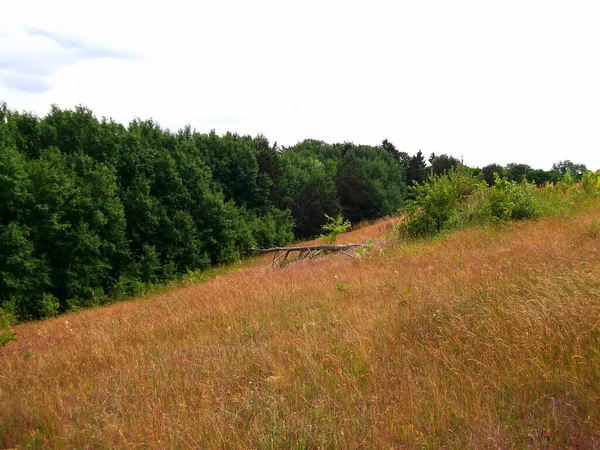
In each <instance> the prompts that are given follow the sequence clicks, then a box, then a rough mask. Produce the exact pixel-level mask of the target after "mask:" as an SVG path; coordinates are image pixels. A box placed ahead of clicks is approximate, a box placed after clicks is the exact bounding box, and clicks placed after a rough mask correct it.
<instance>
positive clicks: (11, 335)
mask: <svg viewBox="0 0 600 450" xmlns="http://www.w3.org/2000/svg"><path fill="white" fill-rule="evenodd" d="M13 322H14V317H13V315H12V314H10V313H9V312H7V311H5V310H4V309H2V308H0V347H4V346H6V345H8V343H9V342H10V341H16V340H17V337H16V336H17V333H15V332H14V331H13V330H11V329H10V326H11V325H12V324H13Z"/></svg>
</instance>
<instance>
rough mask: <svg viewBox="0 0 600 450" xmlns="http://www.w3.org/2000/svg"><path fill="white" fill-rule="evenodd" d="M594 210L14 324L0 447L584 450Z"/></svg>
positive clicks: (592, 366) (593, 310) (595, 283)
mask: <svg viewBox="0 0 600 450" xmlns="http://www.w3.org/2000/svg"><path fill="white" fill-rule="evenodd" d="M592 220H596V221H598V220H600V205H599V204H598V203H597V204H596V205H595V207H594V208H593V209H592V210H590V211H588V212H584V213H580V214H579V215H578V216H577V217H574V218H554V219H549V220H543V221H540V222H528V223H518V224H512V225H511V226H509V227H506V228H496V227H492V226H488V227H480V228H473V229H470V230H465V231H460V232H456V233H453V234H452V235H450V236H447V237H445V238H442V239H438V240H434V241H427V242H421V243H405V244H396V245H393V246H391V247H386V248H374V249H372V250H371V251H370V252H368V253H367V254H366V255H365V256H363V257H361V258H355V259H352V258H348V257H345V256H344V255H331V256H327V257H324V258H318V259H313V260H304V261H299V262H296V263H293V264H289V265H287V266H286V267H284V268H282V269H276V270H265V267H266V266H268V261H269V259H268V257H267V258H262V259H257V260H254V261H251V262H248V263H245V265H244V269H243V270H241V271H238V272H232V273H228V274H226V275H224V276H219V277H217V278H215V279H213V280H211V281H210V282H208V283H205V284H202V285H196V286H190V287H186V288H182V289H179V290H176V291H173V292H169V293H166V294H162V295H158V296H155V297H149V298H144V299H140V300H136V301H131V302H127V303H121V304H116V305H113V306H110V307H107V308H103V309H96V310H90V311H85V312H81V313H77V314H69V315H65V316H62V317H60V318H58V319H55V320H48V321H44V322H39V323H30V324H26V325H22V326H19V327H16V328H15V331H17V332H18V341H17V342H15V343H11V344H10V345H9V346H7V347H6V348H4V349H1V350H0V404H1V405H2V408H1V409H0V446H3V447H26V446H31V447H44V446H47V447H58V448H62V447H75V448H86V447H89V448H95V447H99V448H104V447H151V448H186V447H189V448H255V447H258V448H291V447H294V448H307V447H308V448H330V447H331V448H356V447H364V448H370V447H375V448H383V447H385V448H440V447H447V448H509V447H521V448H522V447H531V448H565V447H573V448H598V446H599V445H600V238H598V236H597V233H594V232H593V227H592V225H591V224H592ZM388 228H389V222H385V221H384V222H380V223H377V224H375V225H373V226H370V227H365V228H362V229H359V230H356V231H354V232H352V233H349V234H348V235H347V236H343V238H341V239H340V242H341V243H347V242H360V241H362V240H364V239H377V237H378V236H380V235H381V234H383V233H385V232H386V231H387V230H388Z"/></svg>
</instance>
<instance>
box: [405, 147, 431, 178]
mask: <svg viewBox="0 0 600 450" xmlns="http://www.w3.org/2000/svg"><path fill="white" fill-rule="evenodd" d="M426 168H427V164H426V162H425V158H424V157H423V153H422V152H421V150H419V151H418V152H417V154H416V155H414V156H413V157H412V158H410V160H409V162H408V169H407V173H406V184H407V186H412V185H413V184H414V183H415V182H416V183H419V184H421V183H423V182H424V181H425V180H426V179H427V170H426Z"/></svg>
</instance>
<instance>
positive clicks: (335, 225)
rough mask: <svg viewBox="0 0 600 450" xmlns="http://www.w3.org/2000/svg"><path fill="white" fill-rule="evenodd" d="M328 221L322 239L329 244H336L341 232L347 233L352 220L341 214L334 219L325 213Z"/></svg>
mask: <svg viewBox="0 0 600 450" xmlns="http://www.w3.org/2000/svg"><path fill="white" fill-rule="evenodd" d="M325 217H326V218H327V223H326V224H325V225H323V227H322V228H323V231H324V234H322V235H321V236H320V238H321V240H322V241H323V242H325V243H327V244H335V241H337V238H338V236H339V235H340V234H342V233H345V232H346V231H348V229H349V228H350V227H351V224H350V221H348V220H344V218H343V217H342V215H341V214H338V216H337V217H336V218H335V219H334V218H333V217H331V216H328V215H327V214H325Z"/></svg>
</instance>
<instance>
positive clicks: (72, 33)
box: [0, 0, 600, 170]
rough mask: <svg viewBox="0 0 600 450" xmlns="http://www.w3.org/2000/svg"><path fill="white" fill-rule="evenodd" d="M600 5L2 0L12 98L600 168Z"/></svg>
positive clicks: (1, 66)
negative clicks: (4, 0) (565, 161)
mask: <svg viewBox="0 0 600 450" xmlns="http://www.w3.org/2000/svg"><path fill="white" fill-rule="evenodd" d="M599 23H600V2H598V1H597V0H593V1H586V0H581V1H578V0H574V1H571V2H567V1H564V0H563V1H553V0H544V1H534V0H517V1H513V0H504V1H502V2H499V1H495V2H490V1H482V0H477V1H464V0H454V1H448V0H443V1H428V0H421V1H403V0H397V1H379V0H369V1H364V0H363V1H360V2H359V1H352V0H345V1H337V0H320V1H313V0H304V1H302V2H298V1H295V2H292V1H286V0H276V1H270V0H252V1H248V0H219V1H195V2H192V1H180V0H170V1H168V2H152V1H143V2H142V1H132V0H120V1H113V0H104V1H102V2H83V1H63V0H55V1H52V2H48V1H47V0H42V1H28V0H19V1H13V2H3V4H2V13H1V14H0V101H5V102H6V103H7V104H8V107H9V108H11V109H16V110H19V111H29V112H34V113H36V114H38V115H40V116H43V115H45V114H46V113H47V112H48V111H49V109H50V105H52V104H57V105H58V106H59V107H61V108H73V107H74V106H76V105H80V104H81V105H84V106H87V107H88V108H90V109H91V110H92V111H93V112H94V114H95V115H96V116H97V117H98V118H100V117H111V118H113V119H114V120H116V121H118V122H121V123H123V124H125V125H126V124H128V123H129V122H130V121H131V120H132V119H133V118H135V117H138V118H141V119H148V118H153V119H155V120H156V121H157V122H158V123H159V124H160V125H161V126H162V127H163V128H169V129H171V130H172V131H176V130H178V129H180V128H182V127H183V126H185V125H186V124H190V125H191V126H192V127H193V128H195V129H196V130H197V131H199V132H209V131H210V130H211V129H215V130H216V131H217V133H219V134H221V133H225V132H227V131H232V132H237V133H240V134H251V135H256V134H259V133H263V134H264V135H265V136H266V137H267V138H268V139H269V140H270V141H271V142H275V141H276V142H277V143H278V144H279V145H283V146H291V145H294V144H295V143H297V142H299V141H302V140H304V139H308V138H311V139H319V140H324V141H326V142H329V143H334V142H345V141H350V142H354V143H355V144H359V143H360V144H369V145H377V144H379V143H380V142H381V141H382V140H383V139H388V140H389V141H391V142H392V143H394V145H395V146H396V147H397V148H398V149H399V150H401V151H405V152H407V153H409V154H411V155H413V154H415V153H416V152H417V151H418V150H421V151H422V152H423V153H424V154H425V155H429V154H431V153H432V152H435V153H436V154H441V153H446V154H449V155H453V156H455V157H458V158H463V160H464V162H465V164H467V165H470V166H479V167H481V166H484V165H487V164H490V163H499V164H503V165H504V164H508V163H511V162H517V163H526V164H529V165H531V166H533V167H535V168H543V169H550V167H551V165H552V163H554V162H557V161H560V160H564V159H569V160H571V161H573V162H576V163H583V164H586V165H587V166H588V168H590V169H593V170H596V169H600V26H598V24H599Z"/></svg>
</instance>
